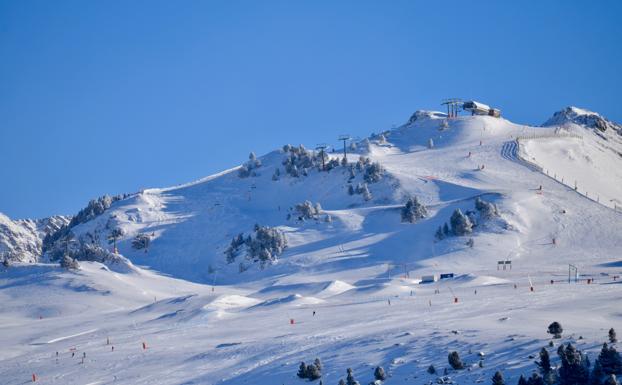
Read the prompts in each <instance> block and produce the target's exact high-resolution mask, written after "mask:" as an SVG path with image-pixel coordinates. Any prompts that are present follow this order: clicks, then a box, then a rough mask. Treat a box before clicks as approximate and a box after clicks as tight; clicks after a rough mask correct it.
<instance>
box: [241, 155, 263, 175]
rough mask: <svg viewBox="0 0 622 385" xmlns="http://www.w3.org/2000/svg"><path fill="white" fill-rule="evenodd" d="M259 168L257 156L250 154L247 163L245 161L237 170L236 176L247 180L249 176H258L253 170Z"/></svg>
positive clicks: (259, 163)
mask: <svg viewBox="0 0 622 385" xmlns="http://www.w3.org/2000/svg"><path fill="white" fill-rule="evenodd" d="M259 167H261V161H260V160H259V159H257V156H256V155H255V153H254V152H251V153H250V154H249V155H248V161H246V162H245V163H244V164H243V165H242V166H240V169H239V170H238V175H239V176H240V178H248V177H249V176H257V175H258V174H257V172H256V171H255V170H257V169H258V168H259Z"/></svg>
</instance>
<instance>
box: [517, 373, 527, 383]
mask: <svg viewBox="0 0 622 385" xmlns="http://www.w3.org/2000/svg"><path fill="white" fill-rule="evenodd" d="M518 385H527V380H526V379H525V376H523V375H522V374H521V375H520V377H519V378H518Z"/></svg>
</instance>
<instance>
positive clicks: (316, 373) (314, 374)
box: [305, 364, 322, 381]
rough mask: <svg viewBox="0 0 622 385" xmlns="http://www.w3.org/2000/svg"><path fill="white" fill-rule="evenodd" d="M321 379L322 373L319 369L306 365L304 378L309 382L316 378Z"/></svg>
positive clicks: (312, 365)
mask: <svg viewBox="0 0 622 385" xmlns="http://www.w3.org/2000/svg"><path fill="white" fill-rule="evenodd" d="M320 377H322V373H321V371H320V369H319V368H318V367H317V366H315V365H314V364H309V365H307V371H306V377H305V378H308V379H309V380H311V381H315V380H317V379H318V378H320Z"/></svg>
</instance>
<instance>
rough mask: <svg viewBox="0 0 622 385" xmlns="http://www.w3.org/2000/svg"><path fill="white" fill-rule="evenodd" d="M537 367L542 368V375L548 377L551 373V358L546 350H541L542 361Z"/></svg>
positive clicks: (537, 363)
mask: <svg viewBox="0 0 622 385" xmlns="http://www.w3.org/2000/svg"><path fill="white" fill-rule="evenodd" d="M536 365H537V366H538V367H539V368H540V372H541V373H542V375H546V374H547V373H549V372H550V371H551V358H550V357H549V352H548V351H547V350H546V349H545V348H542V349H541V350H540V361H539V362H536Z"/></svg>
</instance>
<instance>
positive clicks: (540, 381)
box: [527, 373, 544, 385]
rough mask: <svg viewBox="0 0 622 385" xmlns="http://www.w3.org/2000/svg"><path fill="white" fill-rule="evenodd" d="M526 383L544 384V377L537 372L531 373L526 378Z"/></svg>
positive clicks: (528, 384) (530, 384)
mask: <svg viewBox="0 0 622 385" xmlns="http://www.w3.org/2000/svg"><path fill="white" fill-rule="evenodd" d="M527 385H544V379H543V378H542V376H540V375H539V374H538V373H533V374H532V375H531V377H529V379H528V380H527Z"/></svg>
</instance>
